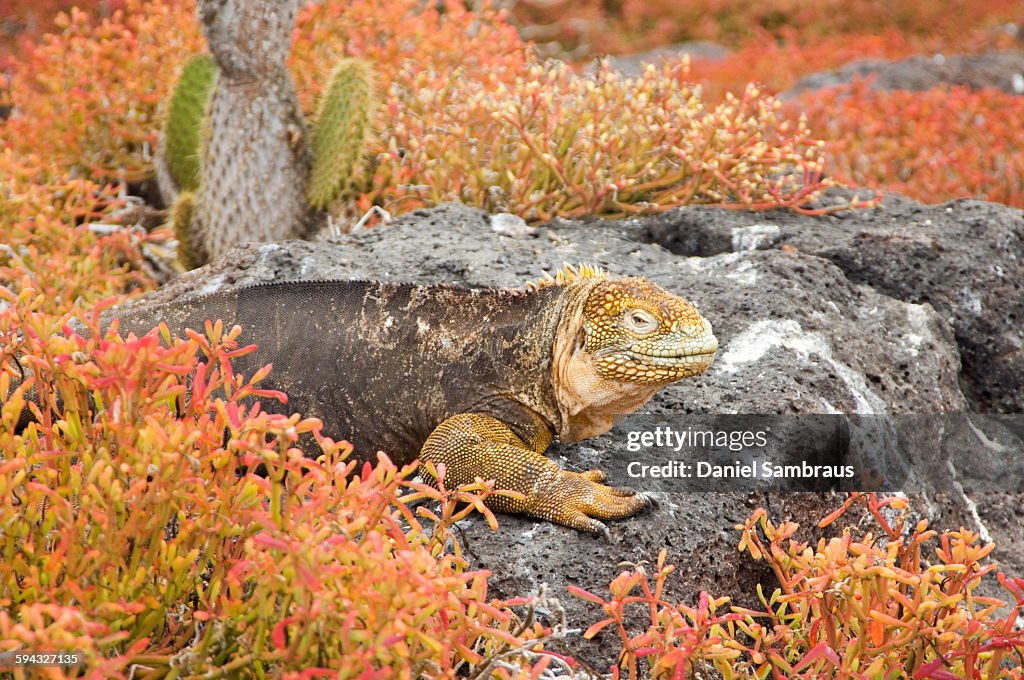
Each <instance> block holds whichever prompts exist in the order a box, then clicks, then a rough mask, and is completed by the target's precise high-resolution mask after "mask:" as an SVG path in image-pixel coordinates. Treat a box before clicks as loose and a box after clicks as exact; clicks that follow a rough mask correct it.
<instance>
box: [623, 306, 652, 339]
mask: <svg viewBox="0 0 1024 680" xmlns="http://www.w3.org/2000/svg"><path fill="white" fill-rule="evenodd" d="M622 325H623V327H624V328H626V330H630V331H633V332H634V333H651V332H652V331H655V330H657V329H658V320H657V319H656V318H654V315H653V314H651V313H650V312H648V311H647V310H644V309H631V310H629V311H628V312H626V314H625V315H624V316H623V317H622Z"/></svg>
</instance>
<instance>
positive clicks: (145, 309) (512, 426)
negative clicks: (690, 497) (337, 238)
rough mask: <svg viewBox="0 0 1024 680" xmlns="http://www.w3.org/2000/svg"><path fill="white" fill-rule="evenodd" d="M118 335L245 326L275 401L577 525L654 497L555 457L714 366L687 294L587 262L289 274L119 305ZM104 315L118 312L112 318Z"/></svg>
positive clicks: (711, 339) (363, 451)
mask: <svg viewBox="0 0 1024 680" xmlns="http://www.w3.org/2000/svg"><path fill="white" fill-rule="evenodd" d="M113 314H114V316H116V317H117V318H118V319H119V320H120V331H121V333H122V335H126V334H127V333H129V332H131V333H135V334H136V335H141V334H143V333H146V332H148V331H149V330H150V329H152V328H153V327H155V326H157V325H158V324H159V323H160V322H164V323H166V324H167V326H168V327H169V329H170V331H171V334H172V335H173V336H182V335H184V329H186V328H192V329H197V330H199V331H202V329H203V327H204V325H205V321H206V320H207V319H223V320H224V323H225V324H226V326H227V327H230V326H231V325H233V324H240V325H242V326H243V327H244V328H246V329H249V330H250V332H257V333H258V334H259V337H258V338H256V339H255V342H256V344H257V345H258V346H259V350H258V351H257V352H254V353H252V354H249V355H246V356H244V357H241V358H239V359H236V360H235V361H234V368H235V371H236V373H244V374H245V375H252V374H253V373H255V371H256V370H257V369H258V368H260V367H262V366H264V365H266V364H268V363H269V364H273V369H272V371H271V373H270V375H269V377H268V378H267V379H266V380H265V381H264V382H262V383H260V387H261V388H264V387H265V388H269V389H277V390H281V391H283V392H284V393H286V394H287V395H288V403H287V404H286V405H285V404H269V405H268V408H269V409H274V408H275V406H276V409H277V410H278V411H281V410H283V409H287V411H288V412H295V411H297V412H300V413H302V414H303V415H305V416H314V417H317V418H320V419H321V420H322V421H323V430H322V432H323V434H324V435H325V436H329V437H331V438H333V439H335V440H341V439H347V440H348V441H350V442H351V443H352V444H353V446H354V448H355V452H356V455H359V456H360V457H361V458H364V459H365V458H369V457H370V456H372V455H373V454H374V452H376V451H377V450H383V451H385V452H386V453H387V454H388V455H389V456H390V457H391V458H392V460H393V461H395V462H396V463H398V464H402V465H404V464H406V463H409V462H411V461H413V460H414V459H416V458H417V457H418V458H419V459H420V460H421V461H431V462H433V463H434V464H435V465H438V464H440V463H444V464H445V467H446V469H447V472H446V478H445V481H446V483H447V484H448V485H449V486H450V487H452V488H453V487H454V486H456V485H458V484H463V483H467V482H472V481H473V480H474V479H475V478H477V477H481V478H484V479H494V480H496V485H495V488H499V489H512V490H515V491H519V492H521V493H522V494H523V495H524V496H525V499H513V498H509V497H505V496H494V497H492V498H491V499H489V501H488V502H489V504H490V506H491V507H492V508H494V509H495V510H498V511H503V512H511V513H524V514H527V515H530V516H533V517H539V518H543V519H546V520H550V521H553V522H557V523H559V524H564V525H566V526H569V527H572V528H574V529H578V530H582V531H590V532H597V531H605V530H606V529H605V525H604V524H603V523H602V521H601V520H609V519H619V518H622V517H627V516H629V515H632V514H634V513H635V512H637V511H638V510H640V509H641V508H643V507H644V506H645V505H647V504H648V503H649V500H648V499H647V497H646V496H645V495H644V494H637V493H634V492H632V491H629V490H625V489H615V488H611V487H608V486H605V485H603V484H602V482H603V481H604V480H605V475H604V474H603V473H602V472H601V471H599V470H590V471H588V472H583V473H576V472H571V471H567V470H563V469H561V468H560V467H559V466H558V465H557V464H556V463H555V462H553V461H552V460H550V459H548V458H547V457H545V456H544V452H545V450H546V449H547V448H548V446H549V445H550V444H551V442H552V440H553V439H554V438H555V437H558V438H559V440H560V441H562V442H574V441H577V440H580V439H584V438H587V437H593V436H596V435H599V434H602V433H604V432H607V431H608V430H609V429H611V427H612V426H613V424H614V423H615V421H616V420H617V419H618V418H620V417H621V416H623V415H625V414H628V413H630V412H632V411H634V410H635V409H637V408H638V407H639V406H641V405H642V404H644V403H645V402H647V401H648V400H649V399H650V398H651V397H652V396H653V395H654V393H655V392H657V391H658V390H659V389H661V388H662V387H664V386H665V385H668V384H669V383H671V382H674V381H676V380H680V379H682V378H686V377H689V376H694V375H697V374H699V373H702V372H704V371H705V370H706V369H707V368H708V367H709V366H710V365H711V362H712V360H713V359H714V356H715V352H716V351H717V349H718V343H717V341H716V339H715V336H714V335H713V333H712V329H711V325H710V324H709V323H708V321H707V320H705V319H704V318H703V317H702V316H701V315H700V314H699V313H698V312H697V310H696V309H695V308H694V307H693V305H691V304H690V303H689V302H688V301H686V300H684V299H683V298H681V297H678V296H676V295H673V294H671V293H669V292H667V291H666V290H664V289H663V288H661V287H659V286H657V285H655V284H653V283H651V282H650V281H648V280H646V279H644V278H639V277H627V278H611V277H609V276H608V275H607V274H606V273H605V272H603V271H601V270H598V269H596V268H593V267H589V266H581V267H579V268H572V267H569V266H567V267H566V268H565V269H564V270H562V271H559V272H558V275H557V276H555V277H551V276H550V275H548V276H547V277H546V278H544V279H542V280H540V281H538V282H534V283H532V284H529V285H528V286H527V287H526V288H525V289H521V290H514V291H510V290H497V289H478V290H473V289H467V288H461V287H456V286H449V285H413V284H392V283H380V282H373V281H341V280H332V281H287V282H275V283H264V284H256V285H250V286H245V287H241V288H237V289H234V290H229V291H223V292H217V293H212V294H207V295H202V296H199V297H195V298H191V299H183V300H177V301H173V302H170V303H163V304H152V303H149V304H147V303H145V301H143V302H142V303H136V304H130V305H126V306H124V307H121V308H117V309H115V310H113ZM108 321H109V319H108Z"/></svg>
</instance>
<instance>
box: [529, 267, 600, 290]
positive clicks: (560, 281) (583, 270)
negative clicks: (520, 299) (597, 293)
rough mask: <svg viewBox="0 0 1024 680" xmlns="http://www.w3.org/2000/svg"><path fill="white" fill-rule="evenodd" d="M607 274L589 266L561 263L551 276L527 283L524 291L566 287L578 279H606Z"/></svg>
mask: <svg viewBox="0 0 1024 680" xmlns="http://www.w3.org/2000/svg"><path fill="white" fill-rule="evenodd" d="M607 278H608V272H607V271H605V270H604V269H601V268H600V267H595V266H593V265H589V264H583V263H581V264H578V265H576V266H575V267H574V266H572V265H571V264H569V263H568V262H563V263H562V268H561V269H559V270H557V271H556V272H555V275H554V276H552V275H551V274H549V273H548V272H544V273H543V274H541V277H540V278H539V279H537V280H536V281H528V282H527V283H526V284H525V286H524V288H523V289H524V290H526V291H531V290H538V289H540V288H548V287H549V286H567V285H569V284H570V283H573V282H575V281H578V280H580V279H607Z"/></svg>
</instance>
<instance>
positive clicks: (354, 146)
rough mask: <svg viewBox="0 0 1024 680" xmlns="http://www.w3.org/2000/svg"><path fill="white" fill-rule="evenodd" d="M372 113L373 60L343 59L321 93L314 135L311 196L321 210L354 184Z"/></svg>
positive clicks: (311, 201)
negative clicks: (353, 177)
mask: <svg viewBox="0 0 1024 680" xmlns="http://www.w3.org/2000/svg"><path fill="white" fill-rule="evenodd" d="M372 113H373V83H372V73H371V70H370V66H369V64H367V63H366V62H365V61H362V60H361V59H343V60H342V61H341V62H340V63H338V65H337V66H336V67H335V68H334V71H333V72H332V73H331V77H330V80H329V82H328V84H327V88H326V89H325V90H324V92H323V94H322V95H321V97H320V104H319V106H318V108H317V114H316V119H315V122H314V124H313V128H312V133H311V135H310V147H311V150H312V152H313V167H312V171H311V173H310V178H309V191H308V192H307V196H308V198H309V203H310V205H312V206H313V207H314V208H316V209H317V210H327V209H328V208H329V207H330V205H331V204H332V203H334V201H335V200H336V199H337V198H338V197H339V196H340V195H341V194H342V193H343V192H344V191H345V189H346V188H347V187H348V186H349V185H350V184H351V182H352V176H353V174H354V172H355V170H356V168H357V166H358V164H359V161H360V159H361V158H362V155H363V149H364V147H365V145H366V138H367V136H368V135H369V132H370V126H371V124H372V120H371V116H372Z"/></svg>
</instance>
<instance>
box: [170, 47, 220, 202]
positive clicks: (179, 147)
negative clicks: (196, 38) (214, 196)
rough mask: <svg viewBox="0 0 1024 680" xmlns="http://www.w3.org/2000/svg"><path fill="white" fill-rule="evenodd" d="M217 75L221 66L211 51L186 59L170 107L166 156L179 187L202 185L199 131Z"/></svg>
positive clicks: (173, 177) (171, 173)
mask: <svg viewBox="0 0 1024 680" xmlns="http://www.w3.org/2000/svg"><path fill="white" fill-rule="evenodd" d="M216 75H217V67H216V66H215V65H214V63H213V59H211V58H210V57H209V56H208V55H200V56H195V57H192V58H191V59H189V60H188V61H187V62H185V67H184V68H183V69H182V71H181V77H180V78H178V83H177V85H176V86H175V88H174V93H173V94H172V95H171V100H170V104H169V105H168V107H167V122H166V123H165V124H164V137H163V148H164V158H165V159H166V161H165V162H166V164H167V170H168V172H169V173H170V175H171V179H173V180H174V184H175V185H176V188H177V189H178V190H179V191H195V190H196V189H197V188H198V187H199V133H200V129H201V128H202V125H203V118H204V116H205V112H206V104H207V102H208V101H209V100H210V91H211V90H212V89H213V82H214V79H215V77H216Z"/></svg>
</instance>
